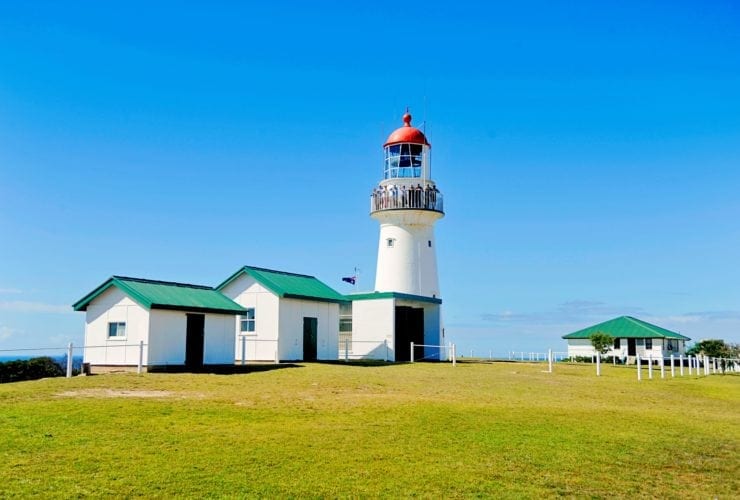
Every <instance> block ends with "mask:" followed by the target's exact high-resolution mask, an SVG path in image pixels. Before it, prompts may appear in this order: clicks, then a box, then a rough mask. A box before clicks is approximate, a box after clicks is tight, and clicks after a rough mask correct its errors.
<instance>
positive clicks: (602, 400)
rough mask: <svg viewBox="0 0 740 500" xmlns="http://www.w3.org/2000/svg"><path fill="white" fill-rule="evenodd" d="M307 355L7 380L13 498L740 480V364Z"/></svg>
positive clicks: (680, 493)
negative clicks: (259, 364) (703, 366)
mask: <svg viewBox="0 0 740 500" xmlns="http://www.w3.org/2000/svg"><path fill="white" fill-rule="evenodd" d="M544 368H545V366H544V365H542V364H528V363H518V364H515V363H494V364H472V363H471V364H468V363H459V364H458V366H457V367H456V368H452V367H451V366H450V365H449V364H418V363H417V364H402V365H388V366H358V365H348V366H347V365H342V364H305V365H301V366H299V367H296V368H284V369H276V370H272V371H265V372H259V373H257V372H255V373H249V374H238V375H191V374H146V375H142V376H137V375H135V374H117V375H101V376H94V377H76V378H74V379H63V378H59V379H47V380H40V381H33V382H21V383H16V384H4V385H0V497H5V496H23V497H27V496H43V497H49V496H58V497H70V496H115V497H121V496H146V497H172V496H187V497H203V496H210V497H213V496H219V497H220V496H240V497H241V496H267V497H277V496H280V497H284V496H300V497H304V496H311V497H337V496H340V497H345V496H355V497H356V496H361V497H365V496H371V497H377V496H393V497H396V496H404V497H405V496H421V497H467V496H496V497H541V496H556V495H568V496H579V497H586V496H588V497H594V496H595V497H607V496H621V497H625V496H642V497H647V496H649V497H658V496H670V497H695V498H710V497H720V498H733V497H734V498H738V497H739V496H740V467H739V465H740V458H739V457H740V376H736V375H712V376H710V377H702V378H696V377H688V376H685V377H683V378H678V377H676V378H675V379H671V378H670V374H669V373H668V377H669V378H667V379H665V380H660V379H659V376H660V375H659V372H657V371H656V373H655V375H656V377H658V378H656V379H654V380H646V379H647V371H645V374H644V379H643V380H642V382H638V381H637V380H636V375H635V370H634V368H622V367H612V366H609V365H605V366H602V370H603V372H602V373H603V375H602V377H600V378H597V377H596V376H595V375H594V367H593V366H590V365H567V364H558V365H556V367H555V373H553V374H548V373H544V371H543V369H544Z"/></svg>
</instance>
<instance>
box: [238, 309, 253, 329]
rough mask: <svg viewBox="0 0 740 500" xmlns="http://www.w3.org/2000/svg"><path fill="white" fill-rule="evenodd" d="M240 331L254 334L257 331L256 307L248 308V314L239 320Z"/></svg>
mask: <svg viewBox="0 0 740 500" xmlns="http://www.w3.org/2000/svg"><path fill="white" fill-rule="evenodd" d="M239 324H240V326H239V331H240V332H241V333H252V332H254V331H256V330H255V314H254V307H250V308H247V312H246V314H244V315H243V316H241V317H240V318H239Z"/></svg>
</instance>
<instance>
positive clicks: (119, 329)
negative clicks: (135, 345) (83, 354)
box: [108, 321, 126, 339]
mask: <svg viewBox="0 0 740 500" xmlns="http://www.w3.org/2000/svg"><path fill="white" fill-rule="evenodd" d="M125 337H126V323H124V322H121V321H117V322H112V323H108V338H119V339H120V338H125Z"/></svg>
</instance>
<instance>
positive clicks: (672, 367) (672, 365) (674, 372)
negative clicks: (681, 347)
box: [671, 354, 676, 378]
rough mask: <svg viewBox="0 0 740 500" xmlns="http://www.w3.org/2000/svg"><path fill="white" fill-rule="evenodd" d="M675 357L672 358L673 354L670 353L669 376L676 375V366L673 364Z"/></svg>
mask: <svg viewBox="0 0 740 500" xmlns="http://www.w3.org/2000/svg"><path fill="white" fill-rule="evenodd" d="M674 361H675V359H674V358H673V354H671V378H673V377H675V376H676V366H675V364H674Z"/></svg>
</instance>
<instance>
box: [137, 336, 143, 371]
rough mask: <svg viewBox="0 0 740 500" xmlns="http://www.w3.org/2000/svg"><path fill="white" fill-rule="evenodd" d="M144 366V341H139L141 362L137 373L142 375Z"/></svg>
mask: <svg viewBox="0 0 740 500" xmlns="http://www.w3.org/2000/svg"><path fill="white" fill-rule="evenodd" d="M142 366H144V341H143V340H140V341H139V364H138V365H137V366H136V373H138V374H139V375H141V368H142Z"/></svg>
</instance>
